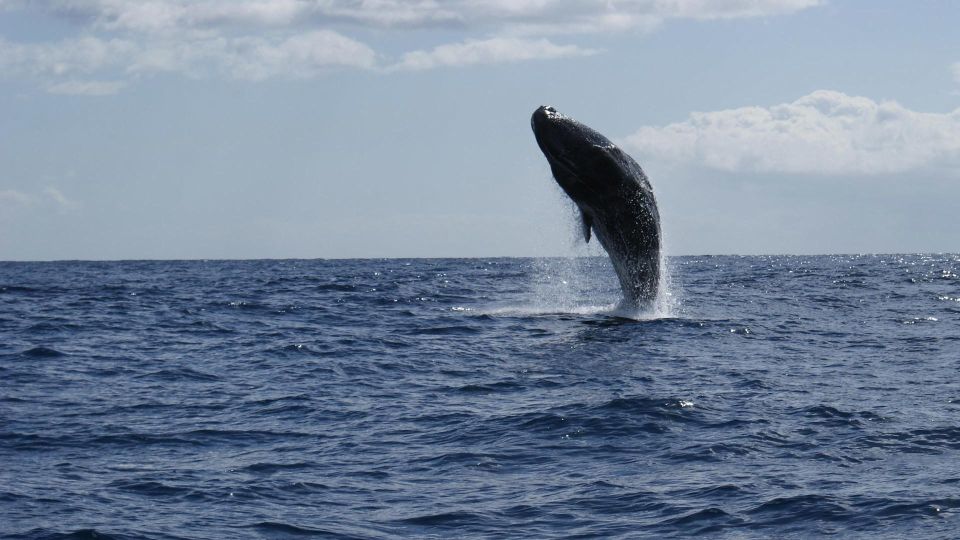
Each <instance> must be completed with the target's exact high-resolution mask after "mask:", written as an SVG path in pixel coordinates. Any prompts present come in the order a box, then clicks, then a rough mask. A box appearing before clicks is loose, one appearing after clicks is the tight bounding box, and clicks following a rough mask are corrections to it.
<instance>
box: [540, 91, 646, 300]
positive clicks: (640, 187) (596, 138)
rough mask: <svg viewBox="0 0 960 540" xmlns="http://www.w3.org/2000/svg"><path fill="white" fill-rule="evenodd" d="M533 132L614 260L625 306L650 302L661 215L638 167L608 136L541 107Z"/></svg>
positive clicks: (586, 226)
mask: <svg viewBox="0 0 960 540" xmlns="http://www.w3.org/2000/svg"><path fill="white" fill-rule="evenodd" d="M530 122H531V125H532V127H533V133H534V136H535V137H536V139H537V144H538V145H539V146H540V150H541V151H542V152H543V155H544V156H545V157H546V158H547V162H549V163H550V169H551V171H552V172H553V177H554V178H555V179H556V181H557V184H559V185H560V187H561V188H563V191H564V192H565V193H566V194H567V196H569V197H570V199H572V200H573V202H574V203H575V204H576V205H577V208H578V209H579V210H580V218H581V221H582V228H583V237H584V240H586V241H587V242H589V241H590V236H591V232H592V234H593V235H594V236H596V238H597V240H599V241H600V245H601V246H603V249H604V250H606V252H607V255H609V256H610V261H611V262H612V263H613V268H614V270H616V272H617V278H619V280H620V288H621V289H623V297H624V302H623V303H624V305H625V307H631V308H644V307H649V306H650V305H652V304H653V302H654V301H655V300H656V297H657V290H658V288H659V285H660V214H659V212H657V201H656V199H655V198H654V196H653V187H652V186H651V185H650V181H649V180H648V179H647V175H646V174H644V172H643V169H641V168H640V165H639V164H637V162H636V161H634V159H633V158H631V157H630V156H629V155H627V154H626V153H625V152H624V151H623V150H621V149H620V148H618V147H617V146H616V145H615V144H613V143H612V142H610V140H609V139H607V138H606V137H604V136H603V135H601V134H600V133H598V132H596V131H594V130H593V129H590V128H589V127H587V126H585V125H584V124H581V123H580V122H577V121H576V120H573V119H572V118H569V117H567V116H564V115H562V114H560V113H559V112H557V110H556V109H554V108H553V107H548V106H542V107H539V108H538V109H537V110H536V111H534V113H533V117H532V118H531V121H530Z"/></svg>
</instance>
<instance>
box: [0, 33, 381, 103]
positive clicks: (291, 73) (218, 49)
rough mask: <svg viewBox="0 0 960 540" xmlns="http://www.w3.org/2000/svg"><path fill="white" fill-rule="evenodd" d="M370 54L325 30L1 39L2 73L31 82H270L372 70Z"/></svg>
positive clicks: (60, 87) (96, 86)
mask: <svg viewBox="0 0 960 540" xmlns="http://www.w3.org/2000/svg"><path fill="white" fill-rule="evenodd" d="M375 64H376V53H375V52H374V51H373V50H372V49H371V48H370V47H367V46H366V45H364V44H363V43H360V42H358V41H354V40H352V39H350V38H348V37H345V36H342V35H340V34H338V33H336V32H333V31H329V30H316V31H310V32H304V33H300V34H294V35H291V36H289V37H286V38H282V39H281V38H272V39H268V38H261V37H238V38H222V37H210V38H201V39H194V40H190V41H180V40H172V39H171V40H155V41H150V42H148V43H143V44H140V43H136V42H133V41H128V40H123V39H116V38H114V39H100V38H97V37H93V36H85V37H82V38H77V39H67V40H63V41H59V42H54V43H39V44H15V43H10V42H6V41H2V40H0V68H3V70H4V71H5V72H7V73H8V74H9V73H20V74H28V75H33V76H45V75H52V76H71V75H74V74H91V73H109V74H113V75H123V74H149V73H160V72H176V73H183V74H188V75H195V76H201V75H204V74H214V73H222V74H225V75H227V76H230V77H233V78H237V79H247V80H262V79H265V78H268V77H272V76H287V77H298V78H299V77H308V76H313V75H316V74H317V73H318V72H319V71H321V70H323V69H325V68H329V67H334V66H350V67H358V68H367V69H369V68H373V67H374V66H375ZM123 86H124V83H123V82H122V81H89V82H81V81H77V80H72V79H70V80H56V81H54V82H51V83H48V84H47V85H46V89H47V91H48V92H52V93H57V94H75V95H107V94H113V93H116V92H118V91H119V90H120V89H121V88H123Z"/></svg>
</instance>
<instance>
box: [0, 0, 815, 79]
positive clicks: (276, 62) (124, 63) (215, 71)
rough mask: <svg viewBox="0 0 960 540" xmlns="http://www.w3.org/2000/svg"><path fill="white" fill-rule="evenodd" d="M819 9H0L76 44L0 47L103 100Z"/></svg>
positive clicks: (520, 56)
mask: <svg viewBox="0 0 960 540" xmlns="http://www.w3.org/2000/svg"><path fill="white" fill-rule="evenodd" d="M821 3H822V0H724V1H711V0H603V1H601V0H449V1H444V2H440V1H436V0H367V1H357V0H190V1H188V0H50V1H48V2H42V3H41V2H28V1H25V0H19V1H18V0H0V9H5V10H20V11H22V12H24V13H29V14H31V15H33V16H39V17H49V18H55V19H59V20H62V21H65V22H67V23H69V24H72V26H73V28H74V29H75V31H76V35H75V36H72V37H67V38H64V39H59V40H53V41H47V42H31V43H16V42H10V41H4V40H0V68H2V69H3V73H4V74H6V76H8V77H9V76H19V77H32V78H35V79H38V80H39V81H40V82H41V86H42V87H44V88H46V89H47V90H48V91H50V90H51V89H53V90H52V91H54V92H57V93H72V94H77V95H106V94H108V93H110V92H108V89H109V90H112V91H117V90H120V89H121V88H122V87H123V86H122V84H120V85H118V86H115V87H107V86H103V85H100V86H97V85H94V84H87V85H86V86H81V85H79V84H78V83H76V82H72V81H74V80H75V79H78V77H77V75H84V77H80V78H81V79H93V80H111V81H117V82H118V83H119V82H122V81H123V80H125V79H128V78H129V77H134V76H138V75H139V76H143V75H148V74H151V73H157V72H166V73H180V74H184V75H187V76H194V77H205V76H219V77H228V78H235V79H242V80H253V81H257V80H264V79H270V78H304V77H314V76H318V75H322V74H323V73H325V72H326V71H328V70H329V69H331V68H344V67H346V68H352V69H364V70H378V71H386V72H391V71H398V70H426V69H433V68H441V67H456V66H469V65H477V64H496V63H509V62H520V61H534V60H547V59H554V58H564V57H571V56H585V55H590V54H594V53H595V52H596V51H595V50H592V49H589V48H584V47H581V46H579V45H576V44H557V43H554V42H553V41H550V40H548V39H546V36H550V35H555V34H557V33H560V32H563V33H571V32H573V33H606V32H611V31H650V30H652V29H654V28H656V27H657V26H658V25H660V24H661V23H662V22H664V21H667V20H671V19H700V20H705V19H730V18H747V17H766V16H777V15H786V14H790V13H794V12H797V11H800V10H804V9H808V8H811V7H814V6H817V5H819V4H821ZM431 27H441V28H445V29H454V30H457V31H459V32H461V33H462V34H463V35H464V39H462V40H459V41H457V42H453V43H439V44H437V45H436V46H434V47H432V48H425V49H422V50H414V51H407V52H405V53H400V54H399V55H397V56H394V57H393V58H389V57H387V56H386V55H384V54H382V53H378V52H377V51H375V50H374V49H373V48H372V47H370V46H369V45H368V44H366V43H364V42H362V41H360V40H358V39H356V38H355V37H352V36H351V34H353V33H354V32H356V31H357V30H359V29H363V28H373V29H377V31H381V32H382V31H390V32H403V31H408V30H411V29H422V28H431Z"/></svg>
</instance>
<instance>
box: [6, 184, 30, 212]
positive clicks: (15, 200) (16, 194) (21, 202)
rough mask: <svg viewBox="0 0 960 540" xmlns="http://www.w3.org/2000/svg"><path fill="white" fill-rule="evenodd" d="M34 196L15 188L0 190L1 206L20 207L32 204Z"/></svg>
mask: <svg viewBox="0 0 960 540" xmlns="http://www.w3.org/2000/svg"><path fill="white" fill-rule="evenodd" d="M32 202H33V197H31V196H30V195H27V194H26V193H24V192H22V191H17V190H15V189H5V190H0V208H20V207H24V206H30V204H31V203H32Z"/></svg>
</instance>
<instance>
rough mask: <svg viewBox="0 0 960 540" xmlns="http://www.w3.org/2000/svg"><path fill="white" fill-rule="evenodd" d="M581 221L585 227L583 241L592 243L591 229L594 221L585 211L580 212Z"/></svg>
mask: <svg viewBox="0 0 960 540" xmlns="http://www.w3.org/2000/svg"><path fill="white" fill-rule="evenodd" d="M580 221H581V224H582V225H583V241H584V242H586V243H588V244H589V243H590V227H592V226H593V219H592V218H591V217H590V216H588V215H587V213H586V212H584V211H583V210H581V211H580Z"/></svg>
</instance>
